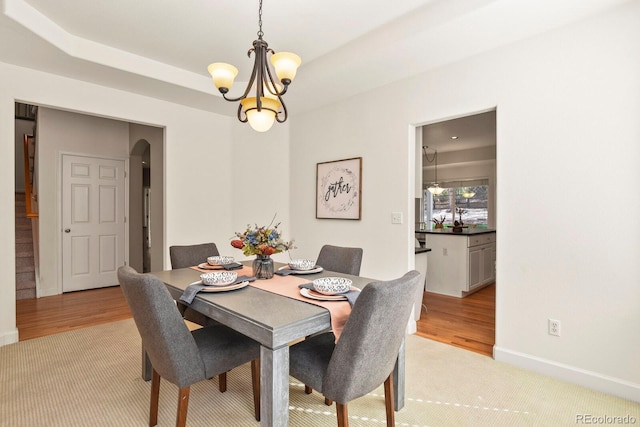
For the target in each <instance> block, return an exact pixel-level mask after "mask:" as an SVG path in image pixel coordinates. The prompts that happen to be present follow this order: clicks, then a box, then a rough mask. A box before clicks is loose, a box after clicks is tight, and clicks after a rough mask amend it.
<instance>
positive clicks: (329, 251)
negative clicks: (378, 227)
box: [304, 245, 362, 394]
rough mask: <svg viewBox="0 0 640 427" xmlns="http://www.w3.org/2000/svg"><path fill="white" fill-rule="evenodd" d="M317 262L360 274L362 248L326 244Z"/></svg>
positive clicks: (330, 268)
mask: <svg viewBox="0 0 640 427" xmlns="http://www.w3.org/2000/svg"><path fill="white" fill-rule="evenodd" d="M316 264H317V265H319V266H320V267H322V268H324V269H325V270H329V271H335V272H336V273H343V274H350V275H352V276H358V275H359V274H360V265H361V264H362V248H345V247H341V246H333V245H324V246H323V247H322V248H320V253H319V254H318V258H317V259H316ZM304 392H305V393H307V394H311V393H312V392H313V388H312V387H310V386H309V385H306V384H305V386H304Z"/></svg>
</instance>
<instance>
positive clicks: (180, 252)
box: [169, 243, 220, 326]
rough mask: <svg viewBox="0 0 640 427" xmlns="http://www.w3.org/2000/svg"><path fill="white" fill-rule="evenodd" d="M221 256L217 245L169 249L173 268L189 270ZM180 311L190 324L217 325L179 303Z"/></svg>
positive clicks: (204, 244) (202, 244)
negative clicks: (209, 259)
mask: <svg viewBox="0 0 640 427" xmlns="http://www.w3.org/2000/svg"><path fill="white" fill-rule="evenodd" d="M216 255H220V252H218V247H217V246H216V244H215V243H201V244H198V245H185V246H171V247H169V257H170V258H171V268H172V269H176V268H187V267H193V266H194V265H198V264H201V263H203V262H205V261H207V258H208V257H210V256H216ZM177 304H178V310H180V313H181V314H182V317H184V318H185V320H188V321H189V322H193V323H195V324H198V325H201V326H208V325H215V324H216V323H217V322H216V321H215V320H213V319H210V318H209V317H207V316H205V315H204V314H202V313H200V312H198V311H196V310H193V309H191V308H189V306H188V305H186V304H184V303H181V302H180V301H177Z"/></svg>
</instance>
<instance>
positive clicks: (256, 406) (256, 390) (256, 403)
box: [251, 359, 260, 421]
mask: <svg viewBox="0 0 640 427" xmlns="http://www.w3.org/2000/svg"><path fill="white" fill-rule="evenodd" d="M251 385H252V386H253V411H254V412H255V417H256V421H260V359H254V360H252V361H251Z"/></svg>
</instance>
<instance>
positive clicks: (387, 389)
mask: <svg viewBox="0 0 640 427" xmlns="http://www.w3.org/2000/svg"><path fill="white" fill-rule="evenodd" d="M384 406H385V408H386V410H387V427H393V426H395V425H396V421H395V414H394V407H393V372H392V373H391V374H390V375H389V376H388V377H387V379H386V380H384Z"/></svg>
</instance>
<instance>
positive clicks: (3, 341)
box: [0, 328, 18, 347]
mask: <svg viewBox="0 0 640 427" xmlns="http://www.w3.org/2000/svg"><path fill="white" fill-rule="evenodd" d="M16 342H18V329H17V328H16V329H14V330H13V331H11V332H5V333H3V334H1V335H0V347H2V346H3V345H8V344H13V343H16Z"/></svg>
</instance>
